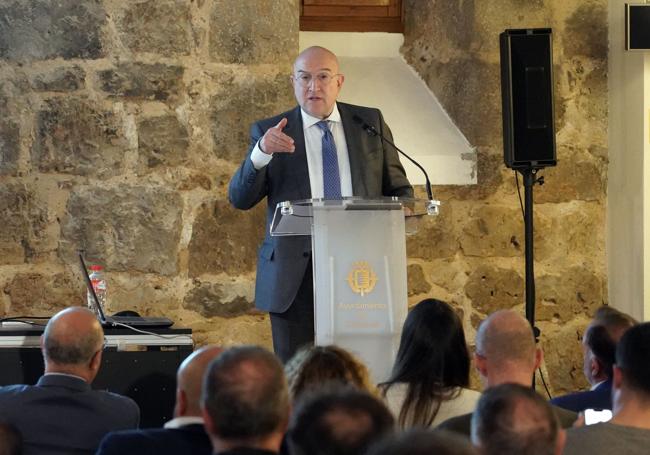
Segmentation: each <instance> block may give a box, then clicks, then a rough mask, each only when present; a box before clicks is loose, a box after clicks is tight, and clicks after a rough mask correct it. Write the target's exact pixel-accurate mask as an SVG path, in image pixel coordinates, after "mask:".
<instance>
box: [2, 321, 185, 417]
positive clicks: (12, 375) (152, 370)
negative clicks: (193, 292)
mask: <svg viewBox="0 0 650 455" xmlns="http://www.w3.org/2000/svg"><path fill="white" fill-rule="evenodd" d="M147 331H148V332H151V334H143V333H137V332H134V331H132V330H129V329H126V328H106V329H104V333H105V337H106V340H107V346H106V348H105V349H104V353H103V355H102V366H101V368H100V370H99V374H98V375H97V377H96V378H95V381H93V384H92V387H93V389H98V390H109V391H111V392H115V393H119V394H122V395H126V396H129V397H131V398H133V399H134V400H135V402H136V403H138V405H139V406H140V412H141V417H140V427H142V428H149V427H160V426H162V425H163V424H164V423H165V422H166V421H168V420H170V419H171V418H172V416H173V410H174V402H175V394H176V370H177V369H178V366H179V365H180V364H181V362H182V361H183V360H184V359H185V358H186V357H187V356H189V355H190V354H191V353H192V351H193V348H194V346H193V341H192V330H191V329H182V328H181V329H176V328H167V329H147ZM42 332H43V327H33V326H24V325H23V324H20V325H17V324H11V325H9V326H8V325H7V323H3V324H2V325H0V385H10V384H36V382H37V381H38V378H40V377H41V375H42V374H43V357H42V355H41V350H40V335H41V334H42Z"/></svg>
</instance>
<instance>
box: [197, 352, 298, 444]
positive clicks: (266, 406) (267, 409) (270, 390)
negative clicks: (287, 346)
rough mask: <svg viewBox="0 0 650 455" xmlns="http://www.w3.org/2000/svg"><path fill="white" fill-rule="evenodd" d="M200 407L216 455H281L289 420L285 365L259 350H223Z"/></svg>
mask: <svg viewBox="0 0 650 455" xmlns="http://www.w3.org/2000/svg"><path fill="white" fill-rule="evenodd" d="M201 407H202V409H203V419H204V421H205V428H206V430H207V432H208V435H209V436H210V439H211V441H212V446H213V450H214V452H215V453H216V454H221V455H226V454H229V455H270V454H275V453H277V452H278V451H279V449H280V443H281V442H282V438H283V437H284V433H285V431H286V428H287V422H288V420H289V393H288V390H287V382H286V379H285V377H284V371H283V370H282V364H281V363H280V361H279V360H278V359H277V358H276V357H275V356H274V355H273V354H271V353H270V352H268V351H267V350H265V349H263V348H261V347H257V346H239V347H234V348H230V349H228V350H226V351H224V352H223V353H222V354H221V355H219V357H217V358H216V359H215V360H213V361H212V363H211V364H210V366H209V367H208V371H207V373H206V375H205V378H204V380H203V394H202V398H201Z"/></svg>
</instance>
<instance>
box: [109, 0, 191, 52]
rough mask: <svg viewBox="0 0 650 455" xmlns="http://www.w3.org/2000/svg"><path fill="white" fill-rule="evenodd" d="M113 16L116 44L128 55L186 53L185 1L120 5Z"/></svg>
mask: <svg viewBox="0 0 650 455" xmlns="http://www.w3.org/2000/svg"><path fill="white" fill-rule="evenodd" d="M123 5H124V9H123V10H122V11H120V12H119V13H118V14H116V17H115V27H116V29H117V31H118V36H119V38H120V41H121V42H122V44H123V45H124V46H126V47H127V48H128V49H129V50H130V51H132V52H150V53H155V54H159V55H165V56H169V55H187V54H188V53H189V50H190V38H191V29H190V24H191V17H190V3H189V2H187V1H185V0H146V1H129V2H124V3H123Z"/></svg>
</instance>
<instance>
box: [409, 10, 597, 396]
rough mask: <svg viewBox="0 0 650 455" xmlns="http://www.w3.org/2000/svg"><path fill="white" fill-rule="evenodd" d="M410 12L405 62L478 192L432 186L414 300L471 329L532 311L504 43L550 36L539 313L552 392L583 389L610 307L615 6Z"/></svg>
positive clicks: (412, 254)
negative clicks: (589, 326)
mask: <svg viewBox="0 0 650 455" xmlns="http://www.w3.org/2000/svg"><path fill="white" fill-rule="evenodd" d="M405 10H406V13H407V15H406V25H405V30H406V31H405V43H404V46H403V48H402V52H403V55H404V57H405V58H406V60H407V61H408V62H409V63H410V64H411V65H412V66H413V67H414V68H415V69H416V71H417V72H418V73H419V74H420V75H421V76H422V78H423V79H424V80H425V81H426V83H427V84H428V85H429V87H430V88H431V90H432V91H433V92H434V93H435V95H436V96H437V98H438V99H439V100H440V102H441V103H442V105H443V107H444V108H445V110H446V111H447V112H448V113H449V115H450V116H451V118H452V119H453V121H454V122H455V123H456V124H457V125H458V126H459V128H460V129H461V131H462V132H463V133H464V134H465V135H466V137H467V138H468V140H469V141H470V143H471V144H472V145H473V146H475V147H476V148H477V152H478V169H477V172H478V184H477V185H476V186H468V187H437V188H434V190H435V194H436V196H437V198H439V199H440V200H441V201H442V202H443V205H442V210H441V216H440V217H439V218H438V219H435V220H428V222H427V225H426V227H425V228H424V229H422V230H421V232H420V233H419V234H418V235H417V236H415V237H414V238H411V239H409V241H408V252H409V259H410V266H409V279H410V280H412V282H411V286H410V290H411V293H412V294H413V295H412V296H411V299H412V302H415V301H417V300H419V299H421V298H422V297H424V296H436V297H439V298H443V299H446V300H448V301H450V302H453V303H454V304H455V305H456V306H457V307H458V308H459V309H460V310H461V311H462V314H463V315H464V317H465V321H466V326H467V327H468V328H471V327H474V328H475V327H476V326H477V324H478V322H480V320H481V319H483V318H484V317H485V315H487V314H489V313H490V312H492V311H493V310H495V309H498V308H515V309H520V310H521V311H522V312H523V307H524V305H523V301H524V300H525V292H524V288H525V287H524V277H525V275H524V257H523V255H524V237H523V234H524V231H523V230H524V228H523V220H522V218H523V217H522V213H521V208H520V203H519V199H518V197H517V187H516V185H515V180H514V177H513V172H512V171H510V170H508V169H507V168H505V166H504V165H503V151H502V150H503V149H502V137H501V134H502V132H501V130H502V126H501V98H500V72H499V71H500V70H499V41H498V35H499V33H500V32H502V31H503V30H505V29H508V28H534V27H551V28H552V29H553V59H554V78H555V112H556V129H557V157H558V165H557V167H554V168H548V169H546V170H544V171H542V172H540V175H543V176H544V177H545V184H544V185H543V186H541V187H540V186H536V187H535V189H534V195H535V239H534V242H535V259H536V263H535V274H536V284H537V288H536V291H537V315H536V316H537V319H538V321H539V322H538V326H539V328H540V329H541V331H542V336H541V342H542V346H543V348H544V350H545V355H546V371H547V379H550V385H551V386H552V389H553V390H554V391H555V392H561V391H565V390H572V389H575V388H576V387H579V386H584V385H585V381H584V378H583V375H582V354H581V349H580V342H579V340H580V337H581V335H582V332H583V330H584V327H585V325H586V323H587V322H588V317H589V316H590V315H591V314H592V312H593V310H594V309H595V308H597V307H598V306H600V305H602V304H604V303H606V300H607V289H606V288H607V280H606V266H605V208H606V187H607V185H606V174H607V124H608V122H607V45H608V44H607V2H606V1H604V0H586V1H585V0H569V1H567V0H535V1H521V0H489V1H478V0H469V1H468V0H433V1H430V2H422V1H419V0H409V1H406V4H405ZM522 193H523V187H522ZM470 331H471V329H470ZM470 338H471V335H470Z"/></svg>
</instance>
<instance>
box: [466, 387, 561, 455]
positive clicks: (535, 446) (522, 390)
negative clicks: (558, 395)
mask: <svg viewBox="0 0 650 455" xmlns="http://www.w3.org/2000/svg"><path fill="white" fill-rule="evenodd" d="M564 438H565V434H564V431H563V430H561V429H559V425H558V421H557V418H556V416H555V414H554V413H553V410H552V409H551V405H550V404H549V403H548V402H546V401H545V400H544V399H543V398H542V397H541V396H540V395H538V394H537V393H536V392H535V391H534V390H532V389H531V388H530V387H525V386H523V385H519V384H501V385H498V386H494V387H491V388H489V389H487V390H486V391H485V392H484V393H483V396H481V399H480V400H479V402H478V405H477V406H476V410H475V411H474V414H473V416H472V442H473V443H474V445H475V446H476V447H477V448H478V449H479V450H480V451H481V453H482V454H483V455H560V454H561V453H562V447H563V445H564Z"/></svg>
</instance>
